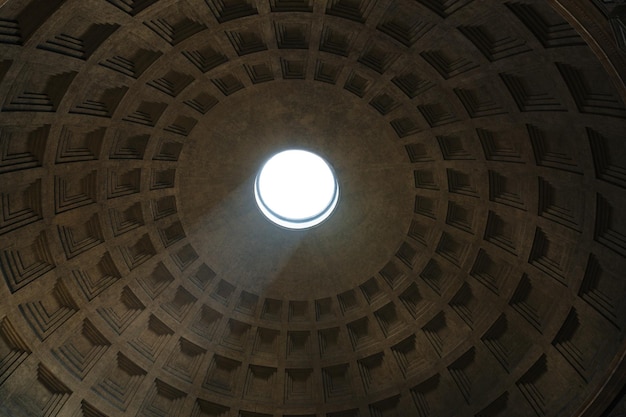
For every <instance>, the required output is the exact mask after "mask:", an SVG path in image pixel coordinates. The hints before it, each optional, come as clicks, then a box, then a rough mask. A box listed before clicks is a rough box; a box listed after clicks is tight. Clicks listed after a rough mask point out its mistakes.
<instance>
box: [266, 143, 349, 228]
mask: <svg viewBox="0 0 626 417" xmlns="http://www.w3.org/2000/svg"><path fill="white" fill-rule="evenodd" d="M254 197H255V198H256V202H257V205H258V206H259V209H260V210H261V212H262V213H263V214H264V215H265V217H267V218H268V219H270V220H271V221H272V222H274V223H276V224H277V225H279V226H282V227H286V228H288V229H306V228H309V227H313V226H317V225H318V224H320V223H321V222H323V221H324V220H326V219H327V218H328V216H330V215H331V213H332V212H333V210H334V209H335V207H336V206H337V202H338V200H339V184H338V183H337V179H336V178H335V174H334V172H333V170H332V168H331V167H330V165H329V164H328V163H327V162H326V161H325V160H324V159H322V158H321V157H319V156H318V155H316V154H314V153H312V152H308V151H303V150H297V149H292V150H287V151H283V152H280V153H278V154H276V155H274V156H273V157H271V158H270V159H269V160H268V161H267V162H266V163H265V164H264V165H263V167H262V168H261V171H259V174H258V175H257V177H256V180H255V183H254Z"/></svg>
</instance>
